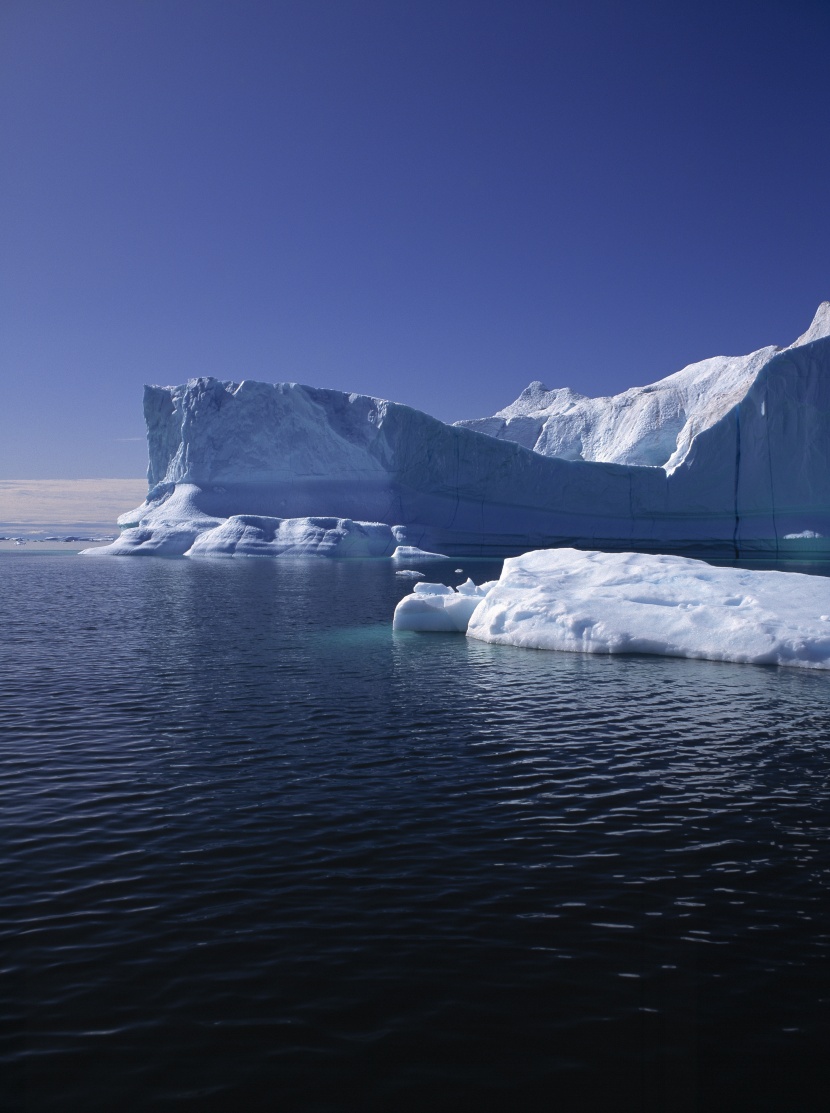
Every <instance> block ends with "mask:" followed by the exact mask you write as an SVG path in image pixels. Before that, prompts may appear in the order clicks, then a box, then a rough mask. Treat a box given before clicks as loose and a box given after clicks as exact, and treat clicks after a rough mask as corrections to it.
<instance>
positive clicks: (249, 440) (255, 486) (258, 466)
mask: <svg viewBox="0 0 830 1113" xmlns="http://www.w3.org/2000/svg"><path fill="white" fill-rule="evenodd" d="M828 332H830V304H828V303H824V304H823V305H822V306H821V307H820V308H819V312H818V313H817V314H816V318H815V320H814V322H813V324H812V325H811V326H810V329H809V330H808V332H807V333H805V334H804V337H807V338H808V339H807V340H806V341H805V342H804V343H800V344H799V343H796V345H794V346H791V347H790V348H788V349H784V350H780V351H779V350H777V349H774V348H764V349H761V350H760V351H758V352H755V353H753V354H752V355H750V356H745V357H716V358H715V359H712V360H705V361H703V362H702V363H697V364H693V365H691V366H690V367H688V368H685V369H684V370H682V371H679V372H677V373H676V374H674V375H670V376H669V377H668V378H666V379H663V380H661V381H660V382H659V383H655V384H654V385H653V386H652V387H639V388H634V389H632V390H631V391H627V392H625V393H624V394H622V395H619V396H617V398H616V399H610V400H609V399H585V398H584V397H582V396H581V395H578V394H576V393H574V392H573V391H570V390H566V389H563V390H559V391H547V390H546V389H545V388H544V386H543V385H542V384H539V383H537V384H532V385H531V387H529V388H528V390H527V391H525V392H524V394H523V396H522V398H521V399H519V400H518V401H517V402H516V403H514V405H513V407H508V408H507V410H506V411H502V412H503V414H507V416H506V417H496V418H491V419H487V422H490V423H492V422H496V424H497V425H498V426H499V428H500V427H501V426H502V425H504V426H505V428H507V427H508V426H509V427H510V429H511V430H513V431H514V432H516V435H517V436H519V431H520V429H524V432H522V433H521V438H520V439H524V440H526V442H527V445H528V446H530V447H527V446H523V445H522V444H519V443H516V441H515V440H511V439H509V438H508V439H505V438H506V434H505V433H503V432H502V433H499V434H498V436H491V435H486V434H485V433H484V432H481V431H476V430H475V429H472V428H466V427H460V426H448V425H445V424H444V423H443V422H440V421H438V420H436V419H435V418H432V417H429V416H428V415H427V414H423V413H420V412H419V411H417V410H413V409H410V408H409V407H407V406H402V405H398V404H396V403H394V402H388V401H384V400H383V399H378V398H370V397H367V396H364V395H358V394H347V393H343V392H341V391H335V390H323V389H317V388H313V387H307V386H300V385H298V384H296V383H277V384H273V385H272V384H267V383H256V382H251V381H243V382H220V381H218V380H216V379H210V378H202V379H193V380H191V381H190V382H188V383H187V384H186V385H184V386H174V387H162V386H152V387H147V388H146V390H145V417H146V420H147V431H148V445H149V457H150V461H149V468H148V480H149V487H150V489H149V491H148V494H147V498H146V500H145V502H144V503H143V504H142V505H141V506H140V507H138V508H137V509H136V510H134V511H131V512H130V513H129V514H126V515H122V517H121V518H120V519H119V525H120V527H121V529H122V531H123V532H122V535H121V537H120V538H118V540H116V541H115V542H114V544H113V545H112V546H110V547H109V548H108V549H106V550H98V551H99V552H106V553H109V554H116V555H118V554H147V553H157V554H161V555H169V556H174V555H177V556H181V555H188V556H196V555H205V556H207V555H246V556H247V555H263V556H265V555H267V556H284V555H291V554H303V555H305V554H314V555H328V556H359V555H366V556H392V555H393V554H394V559H395V562H396V563H405V564H412V563H415V562H416V561H418V560H434V559H436V558H438V557H441V556H449V557H450V558H453V559H455V560H457V559H458V557H460V556H483V557H488V556H504V555H510V554H515V553H518V552H523V551H525V550H527V549H531V548H533V549H535V548H542V547H550V546H558V545H562V544H579V545H580V546H582V547H586V548H596V549H607V550H616V551H620V550H631V549H645V550H652V551H654V550H657V551H667V550H668V551H671V550H675V551H682V550H684V549H685V550H689V551H695V552H696V553H700V552H706V553H707V554H710V555H722V556H726V557H733V556H736V555H750V554H756V555H762V556H764V557H768V558H772V559H781V558H784V557H787V556H795V557H798V556H805V555H809V556H810V557H812V558H813V559H820V558H823V557H830V337H828ZM802 339H804V338H802ZM508 411H510V412H509V413H508ZM554 418H555V419H556V420H555V421H554ZM540 421H541V426H540V427H539V430H538V431H537V432H534V430H536V428H537V425H538V424H539V422H540ZM523 423H524V424H523ZM528 423H529V424H528ZM467 424H469V423H467ZM473 424H476V423H473ZM542 426H544V428H542ZM514 427H515V429H514ZM488 428H489V426H488ZM491 431H492V430H491ZM497 432H498V430H497ZM511 436H512V433H511ZM551 453H558V454H553V455H551ZM563 455H565V456H568V455H570V456H572V457H579V458H578V459H564V458H562V456H563ZM586 456H594V457H596V459H593V460H588V459H585V457H586ZM620 461H622V462H620ZM644 464H649V465H651V466H643V465H644ZM658 464H659V465H662V466H657V465H658Z"/></svg>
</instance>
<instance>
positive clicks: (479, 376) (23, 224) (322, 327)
mask: <svg viewBox="0 0 830 1113" xmlns="http://www.w3.org/2000/svg"><path fill="white" fill-rule="evenodd" d="M828 46H830V4H828V3H827V2H813V0H786V2H781V3H779V2H777V0H751V2H746V3H744V2H741V0H718V2H716V3H709V2H700V0H696V2H694V3H683V2H681V0H674V2H668V0H659V2H658V0H655V2H651V0H626V2H621V0H562V2H556V0H552V2H550V3H541V2H535V0H531V2H528V0H524V2H522V0H509V2H508V0H503V2H497V3H494V2H488V0H473V2H468V0H443V2H440V3H437V2H433V0H383V2H376V0H324V2H320V0H296V2H295V0H285V2H281V0H271V2H268V3H260V2H258V0H234V2H231V0H226V2H216V0H192V2H191V0H119V2H117V3H115V2H113V0H100V2H99V0H0V152H2V157H1V158H0V295H2V296H0V378H2V401H0V478H18V477H27V478H36V477H65V478H70V477H94V476H124V477H127V476H134V475H140V474H142V473H143V471H144V468H145V465H146V452H145V448H144V444H143V434H144V428H143V419H142V413H141V394H142V385H143V383H145V382H159V383H177V382H182V381H184V380H185V379H187V378H188V377H191V376H194V375H201V374H205V375H208V374H209V375H216V376H218V377H220V378H233V379H241V378H257V379H265V380H269V381H278V380H298V381H300V382H307V383H312V384H315V385H319V386H332V387H337V388H339V389H343V390H354V391H361V392H365V393H370V394H377V395H381V396H383V397H389V398H393V399H395V400H397V401H401V402H406V403H408V404H410V405H413V406H417V407H418V408H420V409H424V410H427V411H428V412H430V413H433V414H435V415H436V416H438V417H441V418H443V419H445V420H454V419H456V418H460V417H476V416H481V415H483V414H486V413H491V412H492V411H493V410H495V409H497V408H499V407H501V406H502V405H505V404H506V403H508V402H509V401H511V400H512V399H513V398H514V397H515V396H516V395H517V394H518V393H519V391H520V390H521V389H522V388H523V387H524V386H525V385H526V384H527V383H528V382H530V381H531V380H532V379H542V380H543V381H544V382H545V383H547V385H548V386H565V385H568V386H572V387H574V388H575V389H577V390H581V391H583V392H584V393H587V394H605V393H614V392H616V391H619V390H622V389H625V388H626V387H628V386H632V385H641V384H643V383H647V382H651V381H653V380H654V379H656V378H660V377H662V376H663V375H666V374H669V373H670V372H672V371H675V370H677V369H678V368H680V367H681V366H683V365H684V364H686V363H688V362H690V361H692V360H695V359H702V358H705V357H706V356H710V355H716V354H720V353H729V354H738V353H743V352H746V351H750V350H752V349H754V348H757V347H761V346H762V345H764V344H768V343H779V344H787V343H790V342H791V341H792V340H793V339H795V337H796V336H797V335H798V334H799V333H800V332H802V331H803V330H804V329H806V327H807V325H808V324H809V321H810V318H811V316H812V313H813V311H814V310H815V308H816V306H817V304H818V303H819V302H820V301H821V300H823V299H825V298H830V127H829V126H828V121H829V120H830V66H828V64H827V51H828ZM131 438H138V439H131Z"/></svg>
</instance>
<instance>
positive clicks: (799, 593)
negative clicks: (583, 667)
mask: <svg viewBox="0 0 830 1113" xmlns="http://www.w3.org/2000/svg"><path fill="white" fill-rule="evenodd" d="M459 590H461V589H459ZM477 593H478V594H477V595H475V596H468V597H467V599H466V600H464V599H462V598H459V596H458V595H457V594H456V593H454V592H453V590H452V588H448V587H444V586H443V585H441V584H423V583H419V584H417V585H416V586H415V591H414V592H413V594H412V595H408V596H406V597H405V598H404V599H402V600H401V601H400V603H399V604H398V606H397V609H396V611H395V618H394V627H395V629H398V630H430V631H435V630H459V631H460V630H463V629H465V626H464V616H465V614H466V616H467V624H466V632H467V636H468V637H470V638H475V639H477V640H479V641H486V642H492V643H495V644H498V645H513V646H522V647H525V648H529V649H558V650H566V651H569V652H576V653H650V654H658V655H661V656H669V657H692V658H701V659H707V660H712V661H736V662H743V663H747V664H750V663H751V664H775V665H789V666H800V667H802V668H814V669H830V578H827V577H824V576H806V575H803V574H801V573H794V572H761V571H748V570H746V569H741V568H715V567H713V566H711V565H708V564H705V563H704V562H703V561H699V560H691V559H689V558H688V557H682V556H676V555H663V554H660V555H658V554H653V553H600V552H591V551H588V552H585V551H581V550H577V549H547V550H541V551H535V552H529V553H525V554H524V555H523V556H519V557H513V558H509V559H508V560H506V561H505V562H504V569H503V571H502V574H501V577H500V579H499V580H498V581H496V582H495V583H492V584H482V585H481V587H479V588H478V589H477ZM465 602H466V603H467V604H468V607H467V608H465V607H464V603H465ZM468 612H469V613H468Z"/></svg>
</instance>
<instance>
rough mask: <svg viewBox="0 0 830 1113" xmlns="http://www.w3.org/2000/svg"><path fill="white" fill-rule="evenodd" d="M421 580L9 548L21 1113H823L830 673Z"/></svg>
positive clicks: (827, 1075) (2, 1007) (2, 784)
mask: <svg viewBox="0 0 830 1113" xmlns="http://www.w3.org/2000/svg"><path fill="white" fill-rule="evenodd" d="M459 563H460V566H461V567H463V569H464V573H463V574H455V573H453V571H452V569H453V568H454V567H457V566H458V565H459ZM427 571H428V574H429V575H430V576H431V577H434V576H435V574H436V573H439V576H440V578H442V579H444V580H445V582H453V583H457V582H460V581H461V580H462V579H464V578H465V576H466V574H468V573H469V574H471V575H472V577H473V579H475V580H477V581H478V582H481V581H482V580H484V579H488V578H491V577H492V576H493V575H494V573H497V571H498V568H497V567H494V566H493V565H492V564H485V563H480V564H476V563H467V562H455V563H452V564H449V565H441V566H438V567H433V568H429V569H427ZM410 589H411V584H409V583H405V582H401V580H400V579H397V578H396V577H395V576H394V574H393V569H392V567H391V565H390V563H389V562H388V561H376V562H372V561H359V562H335V561H326V560H323V559H316V560H314V559H311V560H306V561H267V560H255V559H254V560H244V559H238V560H202V561H197V560H184V559H179V560H163V559H158V558H150V559H139V558H133V559H106V558H104V559H102V558H89V557H76V556H70V555H66V554H60V555H52V554H48V553H46V552H39V553H36V554H32V553H30V552H20V553H3V554H0V879H2V884H0V1037H1V1038H2V1042H0V1109H3V1110H13V1111H17V1110H26V1111H29V1110H32V1111H34V1110H37V1111H42V1110H70V1109H71V1110H83V1111H92V1110H118V1111H124V1110H132V1109H141V1110H151V1109H152V1110H191V1109H192V1110H234V1111H236V1110H239V1111H242V1110H258V1109H274V1110H286V1111H291V1110H300V1111H305V1110H310V1111H311V1110H340V1109H343V1110H364V1109H365V1110H389V1111H398V1110H424V1111H436V1110H453V1111H459V1110H518V1111H521V1110H528V1109H545V1110H562V1111H570V1110H591V1109H596V1110H611V1111H613V1110H654V1111H658V1110H659V1111H670V1110H678V1111H681V1110H682V1111H685V1110H700V1111H706V1113H709V1111H716V1110H724V1111H726V1110H729V1111H730V1113H731V1111H737V1110H752V1111H753V1113H755V1111H758V1110H776V1111H778V1110H781V1111H784V1110H786V1111H788V1113H789V1111H802V1110H812V1109H816V1110H819V1109H822V1110H823V1109H826V1108H827V1100H828V1099H827V1093H828V1090H827V1084H828V1081H830V1071H828V1067H827V1059H828V1057H829V1053H828V1047H830V1023H828V1022H830V965H829V964H828V959H830V899H829V898H830V673H823V672H813V671H806V670H797V669H780V668H775V667H757V666H744V665H732V664H717V663H712V662H705V661H688V660H675V659H668V658H656V657H653V658H650V657H644V656H642V657H639V656H638V657H592V656H581V655H571V654H564V653H562V654H559V653H545V652H538V651H533V650H520V649H514V648H511V647H499V646H489V645H484V644H481V643H477V642H472V641H467V640H466V639H465V638H464V637H462V636H453V635H424V634H414V633H404V634H396V633H393V632H392V629H391V618H392V612H393V609H394V606H395V603H396V602H397V600H398V599H399V598H400V597H401V596H402V595H403V594H405V593H406V592H408V591H409V590H410Z"/></svg>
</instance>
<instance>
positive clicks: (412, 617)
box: [392, 579, 496, 634]
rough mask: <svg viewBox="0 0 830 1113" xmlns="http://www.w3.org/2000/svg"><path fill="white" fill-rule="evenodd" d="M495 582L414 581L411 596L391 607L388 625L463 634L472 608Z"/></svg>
mask: <svg viewBox="0 0 830 1113" xmlns="http://www.w3.org/2000/svg"><path fill="white" fill-rule="evenodd" d="M495 582H496V581H495V580H491V581H489V582H488V583H484V584H480V585H478V586H477V585H476V584H474V583H473V581H472V580H469V579H468V580H467V581H466V582H465V583H463V584H460V585H459V586H458V587H457V588H455V589H453V588H451V587H447V586H446V585H445V584H416V585H415V590H414V592H413V593H412V595H407V596H405V597H404V598H403V599H401V601H400V603H398V605H397V607H396V608H395V617H394V618H393V620H392V628H393V629H394V630H420V631H422V632H427V631H429V632H433V633H452V632H455V633H460V634H463V633H464V631H465V630H466V629H467V623H468V622H469V621H470V616H471V615H472V613H473V611H474V610H475V609H476V607H477V606H478V605H479V603H480V602H481V601H482V599H483V598H484V596H485V595H486V594H487V592H488V591H489V590H490V588H492V587H493V586H494V585H495Z"/></svg>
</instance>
